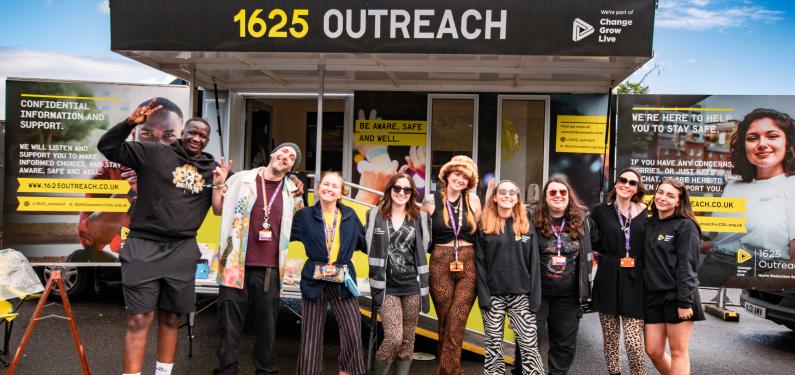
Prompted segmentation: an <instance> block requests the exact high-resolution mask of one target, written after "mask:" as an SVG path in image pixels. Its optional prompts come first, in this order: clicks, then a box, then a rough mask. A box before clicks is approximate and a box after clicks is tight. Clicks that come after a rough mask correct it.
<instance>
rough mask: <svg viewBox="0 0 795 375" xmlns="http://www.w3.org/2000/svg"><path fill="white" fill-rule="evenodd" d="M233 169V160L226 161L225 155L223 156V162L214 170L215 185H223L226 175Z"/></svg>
mask: <svg viewBox="0 0 795 375" xmlns="http://www.w3.org/2000/svg"><path fill="white" fill-rule="evenodd" d="M231 169H232V160H229V161H228V162H224V157H223V156H221V163H220V165H218V166H217V167H215V169H214V170H213V185H223V184H224V182H226V177H227V176H228V175H229V171H230V170H231Z"/></svg>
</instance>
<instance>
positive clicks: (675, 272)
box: [644, 178, 704, 375]
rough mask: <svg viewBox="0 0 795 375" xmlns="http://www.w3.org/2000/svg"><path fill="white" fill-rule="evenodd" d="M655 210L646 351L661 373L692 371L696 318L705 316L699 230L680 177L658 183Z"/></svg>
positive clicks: (648, 257)
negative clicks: (690, 349)
mask: <svg viewBox="0 0 795 375" xmlns="http://www.w3.org/2000/svg"><path fill="white" fill-rule="evenodd" d="M651 212H652V217H651V218H650V219H649V221H648V222H647V224H646V246H645V247H646V253H645V262H646V264H645V266H646V268H645V270H644V282H645V288H646V301H645V309H646V312H645V313H646V319H645V320H646V326H645V334H646V354H648V355H649V358H651V360H652V362H653V363H654V367H656V368H657V370H658V371H660V373H662V374H672V375H673V374H689V373H690V356H689V354H688V348H687V347H688V344H689V342H690V334H691V332H692V331H693V321H698V320H704V311H703V308H702V307H701V300H700V298H699V295H698V274H697V273H696V265H697V264H698V246H699V243H700V236H701V229H700V228H699V226H698V224H697V223H696V220H695V216H693V210H692V208H691V207H690V198H689V197H688V194H687V188H686V187H685V184H683V183H682V182H681V181H679V180H676V179H671V178H665V179H663V180H662V182H660V185H659V186H658V187H657V191H656V193H655V194H654V203H653V205H652V208H651ZM666 342H667V343H668V346H669V347H670V348H671V355H670V356H669V355H668V354H666V353H665V344H666Z"/></svg>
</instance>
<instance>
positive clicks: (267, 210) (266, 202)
mask: <svg viewBox="0 0 795 375" xmlns="http://www.w3.org/2000/svg"><path fill="white" fill-rule="evenodd" d="M260 179H262V200H263V204H262V211H263V213H264V216H265V217H264V219H263V220H262V229H260V230H259V233H258V234H259V236H258V237H257V239H258V240H259V241H261V242H270V241H272V240H273V231H272V230H271V224H270V214H271V207H273V202H274V201H275V200H276V196H278V195H279V192H280V191H281V190H282V189H281V187H282V184H283V183H284V180H281V182H279V186H277V187H276V190H274V191H273V194H271V197H270V199H268V195H267V194H266V191H265V179H264V178H262V176H260Z"/></svg>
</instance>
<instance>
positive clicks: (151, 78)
mask: <svg viewBox="0 0 795 375" xmlns="http://www.w3.org/2000/svg"><path fill="white" fill-rule="evenodd" d="M164 1H165V0H164ZM219 1H221V0H219ZM793 39H795V1H792V0H775V1H765V0H659V8H658V9H657V13H656V17H655V26H654V58H653V59H652V60H650V61H649V63H647V64H646V65H645V66H643V67H642V68H641V69H639V70H638V71H637V72H636V73H635V74H633V75H632V76H631V77H630V78H629V80H630V81H633V82H637V81H639V80H641V79H643V83H644V84H647V85H649V88H650V93H652V94H713V95H715V94H749V95H795V74H793V72H792V68H793V66H795V40H793ZM644 76H645V78H644ZM6 77H31V78H54V79H75V80H91V81H111V82H134V83H168V82H170V81H171V80H172V79H173V77H172V76H169V75H167V74H165V73H162V72H160V71H158V70H155V69H153V68H149V67H148V66H146V65H143V64H140V63H138V62H136V61H133V60H130V59H128V58H126V57H123V56H121V55H118V54H116V53H114V52H112V51H110V14H109V8H108V1H107V0H104V1H102V0H24V1H22V0H0V119H5V78H6Z"/></svg>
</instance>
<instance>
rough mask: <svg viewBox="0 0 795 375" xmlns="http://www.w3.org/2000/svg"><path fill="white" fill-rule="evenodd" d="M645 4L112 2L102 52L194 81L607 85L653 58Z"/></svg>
mask: <svg viewBox="0 0 795 375" xmlns="http://www.w3.org/2000/svg"><path fill="white" fill-rule="evenodd" d="M654 7H655V1H654V0H621V1H617V0H595V1H589V2H583V1H576V0H554V1H553V0H546V1H532V2H529V1H525V2H517V1H513V0H491V1H466V2H464V1H449V0H444V1H442V0H422V1H420V0H404V1H400V2H396V1H387V0H369V1H356V2H353V1H300V0H295V1H290V2H283V1H273V0H271V1H254V0H234V1H220V0H216V1H213V0H204V1H190V0H173V1H168V2H162V1H155V0H142V1H135V2H132V1H130V2H121V1H115V2H112V3H111V41H112V43H111V48H112V49H113V50H114V51H116V52H118V53H120V54H123V55H125V56H128V57H130V58H132V59H133V60H137V61H140V62H142V63H144V64H147V65H149V66H152V67H154V68H156V69H159V70H162V71H164V72H167V73H170V74H173V75H175V76H177V77H180V78H183V79H186V80H189V79H190V78H191V72H192V70H193V69H194V68H195V70H196V74H197V76H196V80H197V83H198V85H199V86H204V87H210V86H211V84H212V78H213V77H215V78H216V80H217V82H218V85H219V87H220V88H222V89H230V90H237V91H245V90H280V91H307V90H311V91H314V90H316V89H317V87H318V78H319V74H318V71H319V70H321V69H322V70H324V71H325V88H326V90H328V91H337V90H344V91H351V90H401V91H404V90H405V91H409V90H418V91H468V92H473V91H501V92H600V93H604V92H606V91H607V90H608V89H609V88H610V87H613V86H615V85H617V84H618V83H620V82H621V81H622V80H624V79H625V78H626V77H628V76H629V75H630V74H632V72H634V71H635V70H636V69H637V68H639V67H640V66H641V65H642V64H644V63H645V62H646V61H648V60H649V59H650V58H651V56H652V48H651V46H652V31H653V20H654Z"/></svg>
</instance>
